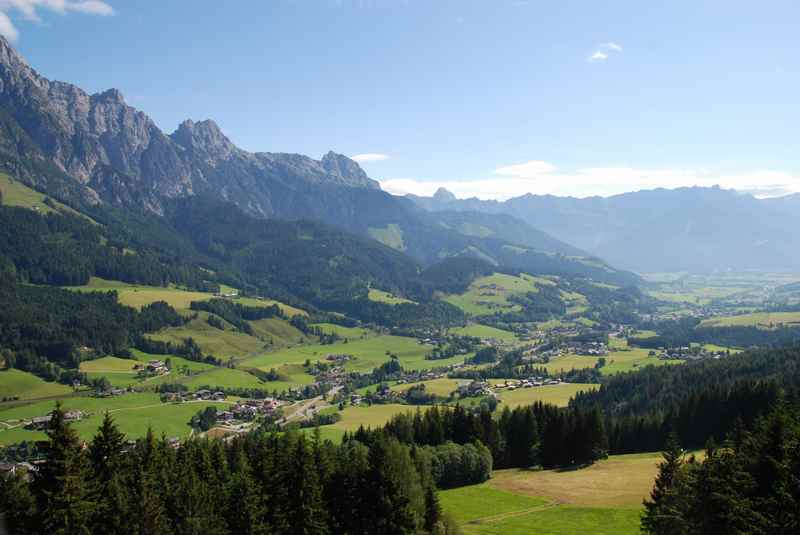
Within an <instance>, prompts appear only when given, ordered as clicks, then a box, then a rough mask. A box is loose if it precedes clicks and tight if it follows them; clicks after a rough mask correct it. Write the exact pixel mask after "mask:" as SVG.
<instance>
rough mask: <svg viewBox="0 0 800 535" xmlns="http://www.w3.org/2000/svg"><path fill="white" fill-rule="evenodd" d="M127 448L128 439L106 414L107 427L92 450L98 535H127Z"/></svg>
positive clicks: (102, 429)
mask: <svg viewBox="0 0 800 535" xmlns="http://www.w3.org/2000/svg"><path fill="white" fill-rule="evenodd" d="M124 444H125V435H123V434H122V433H121V432H120V431H119V429H117V426H116V425H115V424H114V420H113V418H111V415H109V414H108V413H107V412H106V414H105V417H104V418H103V423H102V424H101V426H100V429H99V431H98V433H97V435H95V437H94V439H93V440H92V443H91V445H90V446H89V459H90V460H91V465H92V479H93V480H94V482H95V489H94V490H95V492H96V496H95V500H96V501H97V510H96V511H95V519H94V521H93V526H94V527H93V532H94V533H98V534H100V533H102V534H108V535H113V534H118V533H126V532H127V524H128V520H127V518H126V515H125V506H126V505H127V497H126V495H125V494H126V493H125V490H126V489H125V486H124V485H123V483H122V481H121V478H122V470H121V468H122V448H123V446H124Z"/></svg>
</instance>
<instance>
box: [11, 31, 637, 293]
mask: <svg viewBox="0 0 800 535" xmlns="http://www.w3.org/2000/svg"><path fill="white" fill-rule="evenodd" d="M0 170H3V171H6V172H7V173H8V174H9V175H11V176H14V177H17V178H18V179H20V180H21V181H23V182H25V183H26V184H28V185H31V186H33V187H35V188H36V189H38V190H40V191H42V192H44V193H46V194H48V195H51V196H53V197H55V198H57V199H59V200H62V201H65V202H67V203H68V204H70V205H72V206H75V207H78V208H82V209H83V210H90V209H91V207H93V206H94V207H97V206H103V207H108V206H112V207H115V208H120V209H124V210H133V211H139V212H145V213H151V214H152V213H154V214H159V215H164V214H165V210H166V208H167V207H168V206H169V204H170V202H171V201H172V200H175V199H181V198H185V197H198V198H207V199H211V200H215V201H225V202H229V203H233V204H235V205H236V206H238V207H239V208H241V209H242V210H243V211H244V212H246V213H247V214H249V215H253V216H257V217H260V218H274V219H284V220H302V219H307V220H314V221H319V222H324V223H328V224H331V225H334V226H337V227H339V228H340V229H344V230H347V231H349V232H353V233H356V234H361V235H362V236H369V237H371V238H373V239H375V240H378V241H380V242H382V243H383V244H385V245H388V246H390V247H392V248H394V249H396V250H398V251H401V252H404V253H406V254H408V255H409V256H411V257H413V258H414V259H415V260H416V261H418V262H421V263H422V264H423V265H424V266H427V265H431V264H433V263H436V262H438V261H441V260H442V259H445V258H448V257H453V256H471V257H478V258H482V259H484V260H486V261H488V262H490V263H492V264H494V265H509V266H512V267H519V268H520V269H527V270H534V269H546V270H547V271H546V273H550V274H570V275H575V274H577V275H579V276H587V277H599V278H600V279H601V280H605V281H607V282H614V283H636V282H638V280H639V279H638V278H637V277H636V276H635V275H633V274H631V273H627V272H620V271H618V270H615V269H613V268H611V267H610V266H608V265H607V264H605V263H603V262H600V261H598V260H596V259H589V260H588V261H584V260H583V259H582V258H577V257H583V256H586V254H585V253H583V252H582V251H580V250H579V249H576V248H574V247H571V246H569V245H567V244H566V243H563V242H561V241H559V240H557V239H554V238H552V237H551V236H548V235H547V234H546V233H544V232H541V231H539V230H536V229H533V228H531V227H530V226H529V225H526V224H524V223H522V222H521V221H515V220H514V219H512V218H510V217H508V216H503V217H497V218H494V217H487V216H486V215H483V214H473V215H469V216H466V215H464V214H461V213H452V214H451V213H447V214H431V213H429V212H427V211H425V210H423V209H421V208H420V207H418V206H417V205H416V204H415V203H414V202H412V201H411V200H409V199H405V198H402V197H396V196H393V195H390V194H388V193H386V192H384V191H382V190H381V189H380V187H379V185H378V183H377V182H376V181H374V180H372V179H370V178H369V177H368V176H367V174H366V173H365V172H364V171H363V169H361V167H359V165H358V164H357V163H356V162H355V161H353V160H351V159H350V158H347V157H346V156H343V155H341V154H336V153H334V152H329V153H327V154H326V155H325V156H323V157H322V158H321V159H320V160H315V159H312V158H309V157H308V156H303V155H299V154H283V153H280V154H278V153H266V152H257V153H251V152H247V151H244V150H242V149H240V148H238V147H236V145H234V144H233V143H232V142H231V141H230V140H229V139H228V138H227V137H226V136H225V134H224V133H223V132H222V130H221V129H220V128H219V126H217V124H216V123H214V122H213V121H211V120H206V121H200V122H194V121H191V120H187V121H184V122H183V123H181V124H180V126H179V127H178V128H177V130H176V131H175V132H173V133H172V134H169V135H167V134H165V133H164V132H162V131H161V130H160V129H159V128H158V127H157V126H156V125H155V123H154V122H153V121H152V120H151V119H150V118H149V117H148V116H147V115H146V114H144V113H143V112H141V111H139V110H137V109H135V108H133V107H131V106H129V105H127V104H126V103H125V100H124V98H123V96H122V94H121V93H120V92H119V91H117V90H116V89H110V90H108V91H105V92H102V93H97V94H94V95H89V94H87V93H85V92H84V91H83V90H81V89H80V88H78V87H76V86H73V85H70V84H67V83H63V82H56V81H51V80H48V79H46V78H44V77H43V76H41V75H39V74H38V73H37V72H36V71H35V70H34V69H32V68H31V67H30V66H29V65H28V64H27V63H26V62H25V61H24V60H23V59H22V58H21V57H20V56H19V55H18V54H17V52H16V51H15V50H14V49H13V48H12V47H11V46H10V45H9V44H8V42H7V41H6V40H5V39H3V38H1V37H0ZM437 198H438V199H439V200H441V201H443V202H445V201H451V200H452V199H450V198H448V196H447V194H446V192H442V194H441V195H439V197H437ZM567 257H570V258H567ZM572 257H576V258H572ZM509 262H510V264H509Z"/></svg>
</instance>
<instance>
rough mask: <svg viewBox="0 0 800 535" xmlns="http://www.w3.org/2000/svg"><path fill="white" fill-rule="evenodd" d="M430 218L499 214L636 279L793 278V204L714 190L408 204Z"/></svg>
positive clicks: (799, 219) (796, 248) (799, 262)
mask: <svg viewBox="0 0 800 535" xmlns="http://www.w3.org/2000/svg"><path fill="white" fill-rule="evenodd" d="M409 198H411V199H412V200H414V202H416V203H417V205H418V206H421V207H423V208H425V209H427V210H429V211H431V212H433V213H436V212H445V213H450V212H454V211H465V212H484V213H486V214H504V215H509V216H512V217H516V218H519V219H521V220H523V221H525V222H526V223H528V224H529V225H531V226H533V227H536V228H538V229H540V230H541V231H543V232H545V233H547V234H549V235H551V236H553V237H555V238H556V239H559V240H563V241H564V242H567V243H570V244H573V245H575V246H576V247H579V248H580V249H582V250H584V251H588V252H589V254H593V255H597V256H599V257H602V258H604V259H606V260H608V261H609V262H610V263H612V264H614V265H617V266H620V267H622V268H625V269H631V270H634V271H637V272H640V273H647V272H664V271H690V272H719V271H728V270H733V271H741V270H762V271H781V270H786V271H790V270H791V271H797V270H798V269H799V268H800V232H798V231H797V229H798V225H800V196H798V195H792V196H787V197H780V198H774V199H757V198H755V197H753V196H752V195H749V194H745V193H740V192H737V191H733V190H725V189H722V188H719V187H709V188H702V187H692V188H678V189H671V190H670V189H655V190H646V191H638V192H633V193H624V194H622V195H614V196H611V197H588V198H574V197H556V196H552V195H531V194H528V195H523V196H520V197H515V198H512V199H509V200H507V201H502V202H501V201H491V200H480V199H477V198H470V199H456V198H455V196H454V195H453V194H452V193H450V192H449V191H447V190H443V189H441V190H439V191H438V192H437V193H436V194H435V195H434V196H432V197H418V196H409Z"/></svg>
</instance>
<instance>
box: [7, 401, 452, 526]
mask: <svg viewBox="0 0 800 535" xmlns="http://www.w3.org/2000/svg"><path fill="white" fill-rule="evenodd" d="M47 436H48V439H49V442H48V447H47V448H46V450H45V456H46V462H44V463H42V464H41V465H39V469H38V470H37V471H35V472H34V473H33V474H32V478H31V480H30V481H28V480H27V479H26V477H25V476H24V475H21V474H16V475H10V476H7V477H6V479H5V480H4V481H3V482H2V483H3V484H2V486H0V493H2V494H1V495H0V508H1V509H0V511H2V513H4V514H5V519H6V522H7V524H8V528H9V530H10V532H11V533H13V534H19V535H23V534H24V535H28V534H30V535H33V534H39V533H49V534H52V535H75V534H81V533H86V534H88V533H106V534H109V535H117V534H119V535H123V534H137V535H138V534H151V535H161V534H164V535H166V534H181V535H183V534H186V535H189V534H197V533H215V534H222V535H225V534H231V535H232V534H248V535H256V534H258V535H266V534H277V535H283V534H286V535H290V534H291V535H294V534H308V535H325V534H334V533H335V534H372V533H374V534H376V535H377V534H381V535H384V534H441V535H445V534H452V533H457V529H458V528H457V527H456V526H455V525H454V524H453V523H452V522H451V521H449V520H448V519H447V518H446V517H445V516H444V515H443V514H442V511H441V507H440V505H439V502H438V497H437V494H436V487H435V484H434V481H433V478H432V473H433V465H434V463H437V462H440V461H434V458H433V455H432V454H430V453H429V452H427V451H426V450H425V449H423V448H414V447H410V446H407V445H404V444H402V443H400V442H399V441H398V440H397V439H394V438H391V437H388V436H384V437H375V439H374V440H372V441H371V442H370V443H369V444H364V443H360V442H358V441H356V440H348V441H345V442H343V443H342V444H341V445H338V446H336V445H334V444H333V443H331V442H330V441H323V440H320V439H319V436H318V435H316V436H315V437H314V438H312V439H309V438H307V437H306V436H305V435H304V434H300V433H296V432H288V433H285V434H283V435H277V434H252V435H248V436H245V437H241V438H237V439H236V440H234V441H232V442H231V443H225V442H223V441H207V440H198V439H194V440H188V441H186V442H184V443H182V444H181V445H180V447H179V448H177V449H176V448H173V447H171V444H170V443H169V442H168V441H167V440H166V439H161V440H157V439H156V438H155V437H154V436H153V434H152V433H148V435H147V437H146V438H145V439H142V440H139V441H137V442H136V443H135V445H133V446H131V445H129V444H128V443H127V441H126V438H125V436H124V435H123V434H122V433H120V431H119V430H118V429H117V427H116V425H115V424H114V422H113V419H112V418H111V417H110V416H109V415H108V414H107V415H106V417H105V419H104V421H103V423H102V426H101V427H100V429H99V430H98V432H97V434H96V435H95V437H94V438H93V439H92V440H91V442H90V443H89V445H88V448H86V449H84V448H82V447H81V441H80V440H79V438H78V436H77V434H76V433H75V431H74V430H73V429H72V428H71V427H70V426H69V425H68V424H66V422H65V421H64V412H63V410H62V409H61V408H60V407H57V408H56V410H55V411H54V412H53V418H52V420H51V422H50V425H49V428H48V430H47Z"/></svg>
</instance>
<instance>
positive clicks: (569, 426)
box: [353, 403, 608, 468]
mask: <svg viewBox="0 0 800 535" xmlns="http://www.w3.org/2000/svg"><path fill="white" fill-rule="evenodd" d="M376 434H377V435H381V434H388V435H390V436H393V437H396V438H397V439H398V440H400V441H401V442H403V443H404V444H414V445H423V446H439V445H441V444H445V443H447V442H453V443H455V444H478V443H479V444H482V445H484V446H485V447H486V448H488V451H489V453H490V454H491V457H492V463H493V466H494V467H496V468H528V467H532V466H543V467H546V468H552V467H558V466H578V465H584V464H590V463H593V462H594V461H596V460H598V459H601V458H604V457H605V456H606V455H607V453H608V452H607V450H608V445H607V437H606V433H605V427H604V421H603V417H602V415H601V413H600V411H599V410H598V409H589V410H585V409H561V408H558V407H555V406H554V405H548V404H543V403H535V404H533V405H529V406H525V407H515V408H514V409H510V408H508V407H505V408H504V409H503V411H502V412H501V413H500V416H499V418H494V417H493V415H492V413H491V411H489V410H486V409H480V410H477V411H469V410H467V409H465V408H464V407H462V406H461V405H456V406H455V407H452V408H450V407H437V406H434V407H431V408H429V409H427V410H425V411H421V410H417V411H416V412H415V413H413V414H412V413H407V414H398V415H396V416H394V417H393V418H392V419H391V420H389V422H387V423H386V425H384V426H383V427H382V428H381V429H379V430H374V431H370V430H365V429H359V430H357V431H356V432H355V433H354V435H353V436H354V437H355V438H356V439H357V440H360V441H365V442H369V440H370V438H369V437H370V436H371V435H376Z"/></svg>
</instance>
